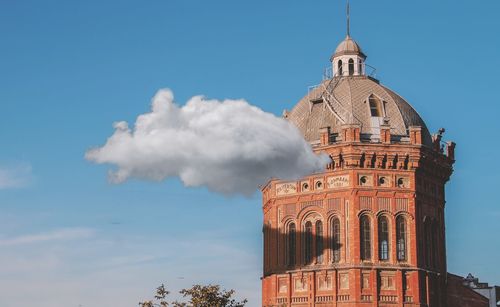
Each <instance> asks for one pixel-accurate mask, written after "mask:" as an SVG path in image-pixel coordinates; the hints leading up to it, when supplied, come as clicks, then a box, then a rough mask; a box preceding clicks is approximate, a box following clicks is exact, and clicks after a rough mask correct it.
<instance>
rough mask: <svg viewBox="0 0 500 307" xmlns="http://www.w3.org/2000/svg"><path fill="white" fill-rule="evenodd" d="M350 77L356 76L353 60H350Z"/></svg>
mask: <svg viewBox="0 0 500 307" xmlns="http://www.w3.org/2000/svg"><path fill="white" fill-rule="evenodd" d="M348 67H349V76H352V75H354V60H353V59H349V65H348Z"/></svg>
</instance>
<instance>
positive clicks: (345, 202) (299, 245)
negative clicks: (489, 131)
mask: <svg viewBox="0 0 500 307" xmlns="http://www.w3.org/2000/svg"><path fill="white" fill-rule="evenodd" d="M365 59H366V55H365V54H364V53H363V52H362V51H361V48H360V47H359V45H358V44H357V43H356V42H355V41H354V40H353V39H352V38H351V37H350V36H349V35H348V36H347V37H346V38H345V40H344V41H342V42H341V43H340V45H339V46H338V47H337V49H336V51H335V53H334V54H333V56H332V57H331V62H332V69H331V71H332V74H331V77H326V78H325V79H324V81H323V82H322V83H321V84H320V85H318V86H316V87H313V88H311V89H310V91H309V93H308V95H307V96H306V97H304V98H302V99H301V100H300V101H299V102H298V103H297V104H296V105H295V107H294V108H293V109H292V110H291V111H290V112H285V115H284V116H285V117H286V118H287V119H288V120H289V121H290V122H291V123H293V124H294V125H295V126H296V127H297V128H298V129H299V130H300V132H301V133H302V134H303V135H304V137H305V139H306V140H307V141H308V142H310V144H311V145H312V147H313V150H314V151H315V152H317V153H325V154H327V155H329V156H330V158H331V162H330V163H329V164H328V165H327V167H326V170H325V171H324V172H321V173H316V174H311V175H310V176H307V177H305V178H302V179H300V180H295V181H281V180H271V181H270V182H268V183H267V185H266V186H264V187H263V189H262V194H263V211H264V272H263V273H264V274H263V278H262V305H263V306H447V301H449V299H448V298H447V292H448V291H447V290H448V289H447V287H450V285H448V278H447V276H448V275H447V269H446V248H445V220H444V206H445V187H444V186H445V184H446V182H447V181H448V180H449V178H450V175H451V174H452V165H453V163H454V148H455V144H454V143H453V142H446V143H445V142H443V141H442V135H443V132H444V130H440V131H439V132H438V133H436V134H433V135H431V134H430V133H429V131H428V129H427V127H426V125H425V123H424V121H423V120H422V118H421V117H420V116H419V115H418V113H417V112H416V111H415V110H414V109H413V108H412V106H411V105H410V104H409V103H408V102H406V101H405V100H404V99H403V98H402V97H401V96H399V95H398V94H396V93H395V92H393V91H392V90H390V89H389V88H387V87H385V86H384V85H381V84H380V82H379V80H377V79H375V78H373V77H372V76H370V74H369V66H368V65H366V64H365ZM459 290H460V289H458V290H457V289H456V287H455V288H453V294H454V295H455V296H456V295H457V293H460V291H459ZM450 292H451V291H450ZM454 301H457V300H456V297H455V300H454ZM458 301H459V299H458ZM471 306H472V305H471ZM450 307H454V306H450Z"/></svg>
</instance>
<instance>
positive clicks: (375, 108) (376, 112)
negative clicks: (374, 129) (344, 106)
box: [368, 95, 383, 117]
mask: <svg viewBox="0 0 500 307" xmlns="http://www.w3.org/2000/svg"><path fill="white" fill-rule="evenodd" d="M368 103H369V104H370V113H371V116H372V117H382V116H383V115H382V114H383V112H382V104H381V102H380V99H378V98H377V97H375V96H373V95H370V97H369V98H368Z"/></svg>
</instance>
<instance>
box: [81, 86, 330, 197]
mask: <svg viewBox="0 0 500 307" xmlns="http://www.w3.org/2000/svg"><path fill="white" fill-rule="evenodd" d="M114 127H115V129H116V130H115V132H114V134H113V135H112V136H111V137H110V138H109V139H108V140H107V142H106V144H105V145H104V146H102V147H98V148H94V149H91V150H89V151H88V152H87V153H86V155H85V157H86V158H87V159H88V160H90V161H93V162H95V163H109V164H113V165H115V166H117V170H116V171H112V172H110V179H111V181H112V182H116V183H119V182H123V181H125V180H127V179H128V178H130V177H135V178H140V179H148V180H156V181H160V180H163V179H165V178H167V177H174V176H177V177H179V178H180V179H181V180H182V182H183V183H184V184H185V185H186V186H194V187H196V186H205V187H207V188H209V189H210V190H212V191H216V192H221V193H225V194H246V195H249V194H252V193H253V192H254V191H255V190H256V189H257V187H258V186H259V185H261V184H265V183H266V181H267V180H269V179H270V178H273V177H274V178H283V179H292V178H298V177H302V176H304V175H306V174H309V173H311V172H314V171H318V170H321V169H322V168H324V166H325V165H326V163H327V158H326V156H324V155H320V156H318V155H315V154H314V153H313V152H312V149H311V147H310V145H309V144H308V143H307V142H306V141H305V140H304V139H303V137H302V135H301V134H300V133H299V131H298V130H297V129H296V128H295V127H294V126H293V125H292V124H290V123H289V122H287V121H286V120H284V119H282V118H278V117H276V116H274V115H273V114H270V113H266V112H264V111H262V110H261V109H259V108H257V107H255V106H252V105H250V104H248V103H247V102H246V101H244V100H224V101H218V100H208V99H205V98H204V97H202V96H195V97H193V98H191V99H190V100H189V101H188V102H187V103H186V105H185V106H182V107H180V106H178V105H176V104H175V103H174V102H173V94H172V92H171V91H170V90H168V89H164V90H160V91H158V93H157V94H156V95H155V97H154V98H153V101H152V110H151V112H150V113H146V114H142V115H140V116H139V117H138V118H137V120H136V122H135V127H134V128H133V129H130V128H129V126H128V124H127V123H126V122H123V121H122V122H117V123H115V124H114Z"/></svg>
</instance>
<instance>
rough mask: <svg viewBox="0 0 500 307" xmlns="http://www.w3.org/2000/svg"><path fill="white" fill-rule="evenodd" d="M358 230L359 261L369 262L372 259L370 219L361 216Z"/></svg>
mask: <svg viewBox="0 0 500 307" xmlns="http://www.w3.org/2000/svg"><path fill="white" fill-rule="evenodd" d="M359 230H360V252H361V260H370V259H371V258H372V253H371V249H372V241H371V226H370V218H369V217H368V216H366V215H363V216H361V219H360V222H359Z"/></svg>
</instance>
